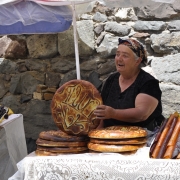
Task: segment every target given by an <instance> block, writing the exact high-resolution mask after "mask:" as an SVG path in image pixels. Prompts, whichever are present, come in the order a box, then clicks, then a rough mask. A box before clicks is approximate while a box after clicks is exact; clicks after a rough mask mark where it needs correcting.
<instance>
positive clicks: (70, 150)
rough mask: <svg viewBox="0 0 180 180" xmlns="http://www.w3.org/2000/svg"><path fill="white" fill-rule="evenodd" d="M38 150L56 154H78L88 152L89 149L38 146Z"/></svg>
mask: <svg viewBox="0 0 180 180" xmlns="http://www.w3.org/2000/svg"><path fill="white" fill-rule="evenodd" d="M37 150H41V151H48V152H55V153H78V152H83V151H86V150H88V148H87V147H44V146H39V145H37Z"/></svg>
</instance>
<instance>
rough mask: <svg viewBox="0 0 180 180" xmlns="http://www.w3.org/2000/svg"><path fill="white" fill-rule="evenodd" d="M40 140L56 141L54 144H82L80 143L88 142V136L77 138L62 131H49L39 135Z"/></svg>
mask: <svg viewBox="0 0 180 180" xmlns="http://www.w3.org/2000/svg"><path fill="white" fill-rule="evenodd" d="M39 138H40V139H44V140H48V141H54V142H63V141H65V142H80V141H88V139H89V138H88V137H87V136H75V135H68V134H67V133H65V132H63V131H61V130H58V131H56V130H49V131H42V132H41V133H40V134H39Z"/></svg>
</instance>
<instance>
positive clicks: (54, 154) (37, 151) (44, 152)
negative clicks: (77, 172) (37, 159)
mask: <svg viewBox="0 0 180 180" xmlns="http://www.w3.org/2000/svg"><path fill="white" fill-rule="evenodd" d="M35 154H36V156H58V155H59V154H60V153H55V152H49V151H43V150H38V149H36V150H35Z"/></svg>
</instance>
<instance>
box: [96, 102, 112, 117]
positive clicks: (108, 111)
mask: <svg viewBox="0 0 180 180" xmlns="http://www.w3.org/2000/svg"><path fill="white" fill-rule="evenodd" d="M114 111H115V109H113V108H112V107H110V106H105V105H99V106H97V108H96V109H95V110H94V114H95V115H96V119H110V118H112V116H113V114H114Z"/></svg>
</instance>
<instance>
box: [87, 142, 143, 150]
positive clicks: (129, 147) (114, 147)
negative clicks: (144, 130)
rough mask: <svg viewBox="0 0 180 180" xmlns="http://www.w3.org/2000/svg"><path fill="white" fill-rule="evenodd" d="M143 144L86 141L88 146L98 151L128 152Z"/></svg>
mask: <svg viewBox="0 0 180 180" xmlns="http://www.w3.org/2000/svg"><path fill="white" fill-rule="evenodd" d="M143 146H145V144H141V145H107V144H96V143H91V142H90V143H88V148H89V149H90V150H93V151H99V152H127V151H128V152H129V151H136V150H137V149H139V148H141V147H143Z"/></svg>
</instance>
